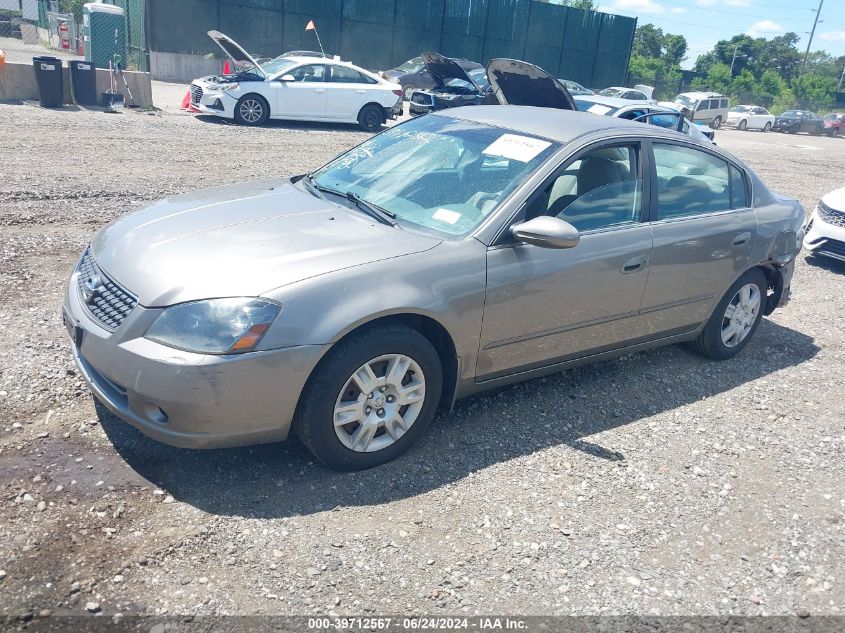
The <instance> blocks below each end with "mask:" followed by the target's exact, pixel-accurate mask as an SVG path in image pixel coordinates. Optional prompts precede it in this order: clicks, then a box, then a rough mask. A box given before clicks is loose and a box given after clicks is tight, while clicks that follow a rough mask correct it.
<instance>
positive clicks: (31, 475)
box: [0, 104, 845, 617]
mask: <svg viewBox="0 0 845 633" xmlns="http://www.w3.org/2000/svg"><path fill="white" fill-rule="evenodd" d="M0 122H2V125H1V126H0V136H1V137H2V141H0V165H2V169H0V173H2V180H1V181H0V297H2V301H0V570H2V571H0V616H11V617H17V616H27V615H29V616H32V615H33V614H34V616H35V617H38V615H39V614H46V613H47V612H52V613H55V614H61V613H67V614H81V613H85V612H86V610H87V611H91V612H94V611H99V612H100V613H103V614H114V613H116V612H124V613H127V614H134V613H143V614H226V613H241V614H259V613H273V614H288V613H296V614H316V613H321V614H322V613H329V612H331V613H337V614H343V615H348V614H367V613H379V614H384V613H392V614H396V613H408V612H415V613H435V614H446V613H451V614H457V613H467V614H473V613H486V614H490V613H498V614H553V613H554V614H607V613H639V614H708V615H713V614H729V613H730V614H799V615H806V614H807V613H810V614H828V615H836V614H841V613H842V611H841V609H842V608H843V607H845V543H843V526H845V469H843V467H842V465H843V462H842V451H843V449H845V433H843V420H845V340H843V328H842V315H843V313H845V266H843V265H838V264H834V263H822V262H814V261H806V260H805V259H804V257H803V255H802V256H801V257H800V261H799V262H798V267H797V271H796V274H795V279H794V282H793V300H792V302H791V303H790V304H789V305H788V306H787V307H786V308H784V309H782V310H780V311H778V312H776V313H775V314H774V315H773V316H772V317H770V318H768V319H766V320H764V322H763V324H762V326H761V327H760V329H759V330H758V332H757V335H756V337H755V339H754V340H753V341H752V343H751V344H750V345H749V347H748V348H747V349H746V350H745V352H744V353H743V354H741V355H740V357H738V358H736V359H734V360H732V361H728V362H725V363H715V362H709V361H707V360H704V359H702V358H700V357H698V356H695V355H693V354H691V353H689V352H687V351H685V350H684V349H681V348H678V347H669V348H665V349H662V350H657V351H653V352H648V353H641V354H636V355H633V356H629V357H625V358H622V359H619V360H615V361H612V362H605V363H601V364H598V365H593V366H588V367H583V368H579V369H574V370H570V371H566V372H564V373H561V374H559V375H555V376H552V377H549V378H545V379H539V380H534V381H531V382H528V383H525V384H520V385H517V386H514V387H510V388H506V389H502V390H499V391H496V392H492V393H489V394H486V395H482V396H478V397H475V398H472V399H469V400H466V401H463V402H461V403H460V404H459V405H458V407H457V408H456V410H455V411H454V412H451V413H445V414H441V415H439V416H438V417H437V419H436V420H435V422H434V424H433V426H432V430H431V432H430V434H429V435H428V436H427V437H426V438H425V439H424V440H423V441H421V442H420V445H419V446H418V447H416V448H415V449H413V450H411V451H410V453H409V454H407V455H406V456H405V457H403V458H401V459H400V460H398V461H397V462H394V463H392V464H389V465H387V466H384V467H381V468H377V469H375V470H371V471H367V472H361V473H354V474H338V473H335V472H332V471H328V470H326V469H325V468H323V467H321V466H320V465H319V464H316V463H314V461H313V460H312V459H311V458H310V456H309V454H308V453H307V452H306V451H305V449H304V448H303V447H302V446H301V445H300V444H299V443H297V442H296V441H290V442H288V443H286V444H279V445H270V446H262V447H258V448H248V449H233V450H217V451H208V452H202V451H187V450H179V449H173V448H169V447H165V446H162V445H159V444H156V443H154V442H152V441H150V440H148V439H146V438H145V437H144V436H142V435H141V434H140V433H138V432H136V431H134V430H133V429H132V428H130V427H129V426H127V425H125V424H123V423H122V422H120V421H119V420H117V419H115V418H114V417H112V416H110V415H109V414H107V413H105V411H104V410H101V409H98V408H97V407H95V405H94V402H93V400H92V398H91V396H90V395H89V394H88V392H87V390H86V389H85V388H84V386H83V383H82V382H81V379H80V376H79V375H78V374H77V372H76V370H75V368H74V365H73V362H72V360H71V356H70V351H69V346H68V342H67V335H66V333H65V331H64V329H63V327H62V324H61V319H60V316H59V309H60V303H61V296H62V292H63V289H64V284H65V282H66V279H67V277H68V275H69V273H70V270H71V268H72V266H73V264H74V262H75V260H76V258H77V256H78V254H79V253H80V252H81V251H82V249H83V247H84V246H85V244H86V242H87V241H88V239H89V238H90V236H91V235H92V233H93V232H94V231H95V230H96V229H97V228H98V227H100V226H102V225H103V224H105V223H106V222H108V221H110V220H112V219H113V218H115V217H117V216H118V215H120V214H122V213H125V212H128V211H130V210H132V209H133V208H135V207H138V206H139V205H140V204H142V203H144V202H145V201H149V200H153V199H155V198H158V197H161V196H166V195H169V194H173V193H176V192H181V191H185V190H190V189H193V188H197V187H203V186H209V185H214V184H217V183H228V182H234V181H238V180H243V179H249V178H260V177H266V176H269V175H274V174H286V173H300V172H302V171H303V170H305V169H308V168H312V167H315V166H317V165H319V164H321V163H322V162H324V161H325V160H327V159H328V158H330V157H331V156H333V155H334V154H336V153H337V152H339V151H341V150H343V149H345V148H347V147H349V146H351V145H353V144H355V143H357V142H359V141H361V140H362V139H363V138H365V135H363V134H362V133H360V132H358V131H355V130H353V129H351V128H345V127H341V126H313V125H293V124H291V125H287V124H275V125H272V126H271V127H269V128H265V129H259V130H250V129H242V128H238V127H234V126H231V125H227V124H223V123H217V122H213V121H208V120H202V119H199V118H194V117H191V116H187V115H180V114H175V113H165V114H155V115H148V114H142V113H136V112H129V111H127V112H125V113H124V114H122V115H105V114H101V113H94V112H86V111H75V110H72V109H69V108H68V109H66V110H65V111H61V112H54V111H46V110H42V109H40V108H38V107H35V106H33V105H32V104H25V105H0ZM717 136H718V141H719V143H720V144H722V145H723V146H725V147H727V148H728V149H730V150H732V151H734V152H735V153H736V154H738V155H739V156H741V157H742V158H744V159H746V160H747V161H748V162H749V163H750V164H751V165H752V166H753V167H755V168H756V169H757V170H758V172H759V173H760V175H761V176H762V177H763V178H764V179H765V180H766V181H767V182H769V183H770V185H772V186H773V187H774V188H775V189H777V190H779V191H782V192H784V193H786V194H791V195H797V196H798V197H800V198H801V200H802V202H803V204H804V205H805V207H806V208H807V209H812V207H813V205H815V202H816V201H817V199H818V198H819V197H820V196H821V195H822V194H823V193H825V192H827V191H829V190H831V189H834V188H836V187H838V186H841V185H842V182H841V180H840V179H841V176H842V174H843V173H845V141H842V140H834V139H827V138H812V137H807V136H800V137H798V136H782V135H777V134H768V135H763V134H761V133H753V132H746V133H742V132H730V131H720V132H719V133H718V134H717Z"/></svg>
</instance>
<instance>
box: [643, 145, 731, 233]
mask: <svg viewBox="0 0 845 633" xmlns="http://www.w3.org/2000/svg"><path fill="white" fill-rule="evenodd" d="M653 147H654V163H655V169H656V171H657V182H658V189H657V219H658V220H668V219H672V218H682V217H686V216H693V215H701V214H702V213H715V212H718V211H724V210H726V209H729V208H730V207H731V187H730V183H731V181H730V173H729V170H728V163H727V162H726V161H724V160H722V159H721V158H718V157H716V156H713V155H712V154H708V153H707V152H703V151H700V150H697V149H693V148H691V147H685V146H680V145H669V144H664V143H656V144H655V145H654V146H653Z"/></svg>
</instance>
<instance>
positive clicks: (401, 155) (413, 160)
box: [313, 114, 560, 238]
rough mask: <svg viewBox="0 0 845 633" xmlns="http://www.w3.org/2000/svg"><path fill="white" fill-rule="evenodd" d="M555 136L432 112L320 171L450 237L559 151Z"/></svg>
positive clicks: (323, 177)
mask: <svg viewBox="0 0 845 633" xmlns="http://www.w3.org/2000/svg"><path fill="white" fill-rule="evenodd" d="M559 147H560V145H559V144H557V143H554V142H552V141H549V140H546V139H543V138H539V137H536V136H531V135H528V134H524V133H521V132H515V131H512V130H507V129H503V128H498V127H493V126H489V125H482V124H480V123H476V122H473V121H464V120H460V119H453V118H451V117H447V116H442V115H433V114H430V115H428V116H425V117H420V118H419V119H412V120H411V121H408V122H407V123H403V124H402V125H397V126H395V127H392V128H390V129H389V130H387V131H385V132H383V133H381V134H379V135H377V136H374V137H373V138H371V139H369V140H367V141H365V142H364V143H362V144H361V145H359V146H358V147H355V148H353V149H351V150H350V151H348V152H346V153H345V154H341V155H340V156H338V157H337V158H336V159H334V160H333V161H332V162H330V163H329V164H328V165H326V166H325V167H322V168H320V169H319V170H317V171H316V172H314V174H313V176H314V182H315V183H316V184H317V185H318V186H319V187H321V188H323V190H324V191H325V190H331V191H333V192H337V193H338V194H340V195H346V194H347V192H352V193H355V194H357V195H358V196H360V197H361V199H362V200H365V201H367V202H369V203H372V204H375V205H378V206H380V207H382V208H383V209H385V210H387V211H389V212H391V213H392V214H394V215H395V216H396V221H397V222H398V223H399V225H400V226H407V227H409V228H415V229H418V230H422V231H424V232H426V233H433V234H435V235H438V236H443V237H446V238H456V237H460V236H463V235H466V234H467V233H469V232H470V231H472V230H473V229H475V228H476V227H477V226H478V225H479V224H481V222H482V221H483V220H484V219H485V218H486V217H488V216H490V214H491V213H493V212H494V211H496V209H497V208H498V207H499V205H500V204H501V203H502V201H503V200H505V199H506V198H507V197H508V195H510V193H511V192H513V191H514V190H515V189H516V188H517V187H518V186H519V185H520V184H522V183H523V182H524V181H525V179H526V178H528V176H529V175H531V174H532V173H533V172H534V171H536V169H537V168H538V167H539V166H540V165H541V164H542V163H543V162H545V161H546V160H547V159H548V158H549V157H550V156H551V155H552V154H553V153H554V152H555V151H556V150H557V149H558V148H559Z"/></svg>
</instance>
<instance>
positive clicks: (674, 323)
mask: <svg viewBox="0 0 845 633" xmlns="http://www.w3.org/2000/svg"><path fill="white" fill-rule="evenodd" d="M651 156H652V161H653V162H652V164H653V166H654V169H653V178H654V179H655V183H656V186H655V187H653V188H652V190H653V191H654V192H655V194H656V197H655V204H654V213H653V215H652V218H651V228H652V234H653V236H654V252H653V255H652V260H651V270H650V272H649V278H648V284H647V286H646V290H645V295H644V297H643V305H642V313H641V316H640V319H639V322H638V324H637V328H636V331H637V336H638V337H647V338H652V337H655V336H671V335H673V334H680V333H683V332H687V331H691V330H694V329H695V328H697V327H698V326H699V325H700V324H701V323H702V322H703V321H704V320H705V319H706V318H707V317H708V315H709V313H710V310H711V309H712V307H713V306H714V304H715V303H716V302H717V301H718V300H719V299H720V298H721V297H722V294H723V293H724V292H725V290H726V289H727V288H728V287H729V286H730V285H731V284H732V283H733V281H734V280H735V279H736V278H737V277H738V276H739V275H740V274H741V273H742V272H743V271H744V270H745V269H746V268H747V266H748V264H749V259H750V256H751V249H752V246H753V243H754V239H755V236H756V233H757V216H756V214H755V212H754V209H753V208H751V207H750V202H749V189H748V182H747V180H746V178H745V176H744V173H743V172H742V171H741V170H740V169H739V168H738V167H737V166H735V165H733V164H731V163H729V162H728V161H727V160H726V159H724V158H722V157H721V156H720V155H718V154H717V153H715V152H710V151H708V150H707V149H706V148H705V147H704V146H690V145H686V144H681V143H677V142H672V141H663V140H661V141H659V142H657V141H655V142H653V143H652V153H651Z"/></svg>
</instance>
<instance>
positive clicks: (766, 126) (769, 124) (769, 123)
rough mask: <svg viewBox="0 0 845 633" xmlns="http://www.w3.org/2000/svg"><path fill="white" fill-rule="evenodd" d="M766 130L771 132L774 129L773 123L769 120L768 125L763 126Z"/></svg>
mask: <svg viewBox="0 0 845 633" xmlns="http://www.w3.org/2000/svg"><path fill="white" fill-rule="evenodd" d="M763 131H764V132H771V131H772V124H771V122H769V121H766V125H764V126H763Z"/></svg>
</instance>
